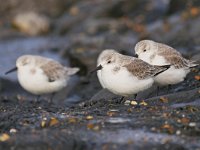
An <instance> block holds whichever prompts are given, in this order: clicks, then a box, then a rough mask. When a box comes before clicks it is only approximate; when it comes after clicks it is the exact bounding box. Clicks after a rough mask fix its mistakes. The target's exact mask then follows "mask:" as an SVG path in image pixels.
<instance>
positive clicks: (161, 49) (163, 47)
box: [157, 43, 182, 56]
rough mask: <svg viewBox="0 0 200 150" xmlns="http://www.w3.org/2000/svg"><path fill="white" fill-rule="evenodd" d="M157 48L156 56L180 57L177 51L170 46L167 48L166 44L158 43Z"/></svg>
mask: <svg viewBox="0 0 200 150" xmlns="http://www.w3.org/2000/svg"><path fill="white" fill-rule="evenodd" d="M157 46H158V47H157V48H158V49H159V51H158V54H160V55H176V56H182V55H181V53H180V52H179V51H177V50H176V49H174V48H173V47H170V46H168V45H166V44H162V43H158V45H157Z"/></svg>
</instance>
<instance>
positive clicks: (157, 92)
mask: <svg viewBox="0 0 200 150" xmlns="http://www.w3.org/2000/svg"><path fill="white" fill-rule="evenodd" d="M159 91H160V87H159V86H157V90H156V96H158V94H159Z"/></svg>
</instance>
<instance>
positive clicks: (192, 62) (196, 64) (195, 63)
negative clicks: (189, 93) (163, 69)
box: [188, 60, 199, 68]
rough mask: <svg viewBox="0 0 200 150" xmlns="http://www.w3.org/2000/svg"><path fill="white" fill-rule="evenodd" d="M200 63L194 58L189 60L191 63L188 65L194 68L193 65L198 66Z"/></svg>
mask: <svg viewBox="0 0 200 150" xmlns="http://www.w3.org/2000/svg"><path fill="white" fill-rule="evenodd" d="M198 65H199V64H198V63H197V62H196V61H194V60H189V63H188V67H189V68H193V67H196V66H198Z"/></svg>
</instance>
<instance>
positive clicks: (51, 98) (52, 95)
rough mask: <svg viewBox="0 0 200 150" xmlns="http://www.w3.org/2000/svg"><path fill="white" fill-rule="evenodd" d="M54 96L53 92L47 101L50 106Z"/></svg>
mask: <svg viewBox="0 0 200 150" xmlns="http://www.w3.org/2000/svg"><path fill="white" fill-rule="evenodd" d="M55 95H56V93H55V92H54V93H52V94H51V97H50V101H49V103H50V104H51V103H52V102H53V98H54V96H55Z"/></svg>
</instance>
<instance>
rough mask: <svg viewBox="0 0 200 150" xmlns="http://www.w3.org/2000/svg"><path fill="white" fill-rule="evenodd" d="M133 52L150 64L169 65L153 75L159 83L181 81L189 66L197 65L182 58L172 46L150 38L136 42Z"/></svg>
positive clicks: (168, 83)
mask: <svg viewBox="0 0 200 150" xmlns="http://www.w3.org/2000/svg"><path fill="white" fill-rule="evenodd" d="M135 54H136V55H138V58H139V59H142V60H144V61H146V62H147V63H149V64H151V65H171V67H170V68H169V69H168V70H166V71H164V72H163V73H161V74H159V75H158V76H156V77H155V82H156V83H158V84H159V85H172V84H177V83H179V82H182V81H183V80H184V78H185V77H186V75H187V74H188V73H189V72H190V68H191V67H195V66H197V65H198V64H195V63H194V61H191V60H187V59H185V58H183V57H182V55H181V53H179V52H178V51H177V50H175V49H174V48H172V47H170V46H168V45H165V44H162V43H158V42H154V41H151V40H142V41H140V42H138V43H137V44H136V46H135Z"/></svg>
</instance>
